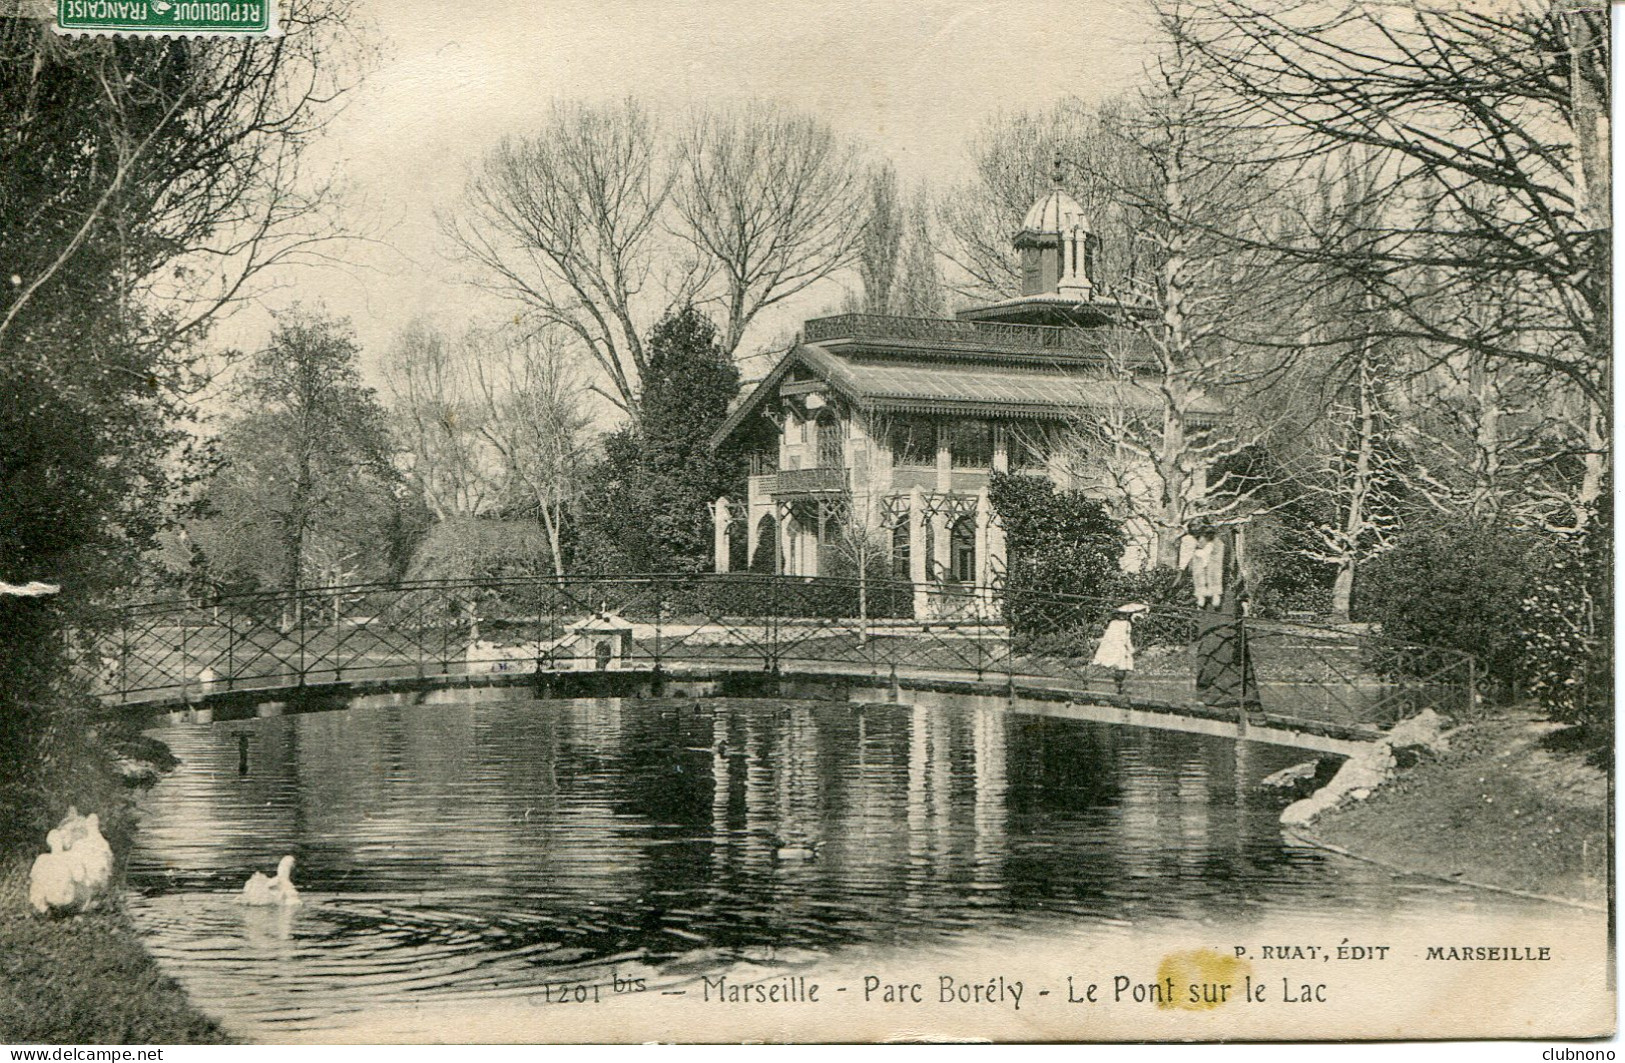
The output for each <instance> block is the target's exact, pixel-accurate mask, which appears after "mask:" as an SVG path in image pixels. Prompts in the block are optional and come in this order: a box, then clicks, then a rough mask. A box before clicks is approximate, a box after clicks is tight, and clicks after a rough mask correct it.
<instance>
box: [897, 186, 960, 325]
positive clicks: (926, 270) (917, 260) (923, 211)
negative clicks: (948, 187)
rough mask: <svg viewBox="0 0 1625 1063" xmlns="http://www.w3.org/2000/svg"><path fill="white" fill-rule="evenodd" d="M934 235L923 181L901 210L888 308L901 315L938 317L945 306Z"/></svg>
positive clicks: (944, 290)
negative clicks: (899, 242)
mask: <svg viewBox="0 0 1625 1063" xmlns="http://www.w3.org/2000/svg"><path fill="white" fill-rule="evenodd" d="M937 254H938V249H937V236H936V232H935V229H934V227H933V226H932V223H931V194H930V192H929V190H927V188H926V187H925V185H924V184H921V185H920V186H919V187H917V188H916V189H915V190H914V196H913V198H912V200H911V202H910V204H909V207H908V210H907V213H906V214H905V219H904V226H903V233H902V261H901V262H900V263H899V264H898V267H897V282H896V284H895V285H893V289H892V312H893V313H896V314H902V315H903V316H904V317H941V316H942V315H943V314H945V313H946V312H947V310H948V291H947V288H946V287H945V286H944V284H943V280H942V270H941V269H940V268H939V267H938V265H937Z"/></svg>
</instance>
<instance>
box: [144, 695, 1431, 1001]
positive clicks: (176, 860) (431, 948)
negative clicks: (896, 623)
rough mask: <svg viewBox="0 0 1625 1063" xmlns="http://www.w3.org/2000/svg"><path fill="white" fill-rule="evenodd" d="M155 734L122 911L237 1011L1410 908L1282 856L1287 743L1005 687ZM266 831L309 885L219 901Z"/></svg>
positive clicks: (388, 716) (257, 856) (392, 716)
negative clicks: (970, 938)
mask: <svg viewBox="0 0 1625 1063" xmlns="http://www.w3.org/2000/svg"><path fill="white" fill-rule="evenodd" d="M243 727H248V728H252V729H253V731H254V736H255V737H254V739H253V759H252V764H251V770H250V772H249V773H248V774H247V775H246V776H244V775H239V774H238V770H237V769H238V764H237V756H238V753H237V741H236V739H235V738H234V737H233V736H232V733H231V732H232V731H233V730H237V729H241V728H243ZM164 737H165V738H166V740H168V741H169V742H170V743H171V745H172V746H173V748H174V749H175V752H176V753H177V754H178V755H179V756H180V758H181V760H182V767H181V768H180V769H179V770H178V771H177V772H176V773H175V774H174V775H173V776H171V777H169V778H167V779H165V780H164V781H163V782H162V783H160V784H159V786H157V787H156V788H155V789H154V791H153V792H152V794H151V795H150V797H149V798H148V800H147V806H146V818H145V820H144V822H143V826H142V830H141V835H140V848H139V849H138V851H137V852H136V853H135V854H134V857H133V860H132V881H133V883H134V884H135V886H136V887H137V889H138V890H139V891H140V894H141V895H140V896H139V897H137V898H135V899H134V900H133V906H134V910H135V915H136V918H137V920H138V922H139V924H140V925H141V927H142V928H143V930H144V931H145V932H146V934H147V935H148V938H149V940H150V942H151V943H152V946H153V948H154V951H155V952H156V953H157V954H158V955H159V956H160V958H161V959H162V960H163V961H164V962H165V963H166V964H167V965H168V967H169V968H170V969H171V970H172V971H173V972H174V973H176V974H177V975H179V976H180V977H181V978H182V980H183V981H184V982H185V983H186V984H187V986H188V988H189V989H191V990H192V991H193V992H194V994H195V995H197V996H198V997H199V999H200V1000H201V1001H202V1002H203V1003H204V1004H205V1006H207V1007H210V1008H212V1009H213V1010H216V1011H223V1012H224V1013H226V1015H227V1016H228V1019H231V1020H233V1021H235V1022H237V1023H238V1024H239V1025H241V1024H245V1023H246V1024H248V1026H249V1027H252V1025H253V1024H255V1023H293V1024H305V1025H321V1024H324V1023H326V1022H329V1021H332V1020H333V1016H335V1015H336V1014H339V1013H342V1012H343V1011H345V1010H346V1009H362V1008H371V1007H376V1006H379V1005H381V1004H386V1003H400V1002H403V1001H411V1000H419V999H424V998H425V997H439V996H446V995H463V994H480V995H487V996H488V995H492V994H497V995H500V994H506V993H527V992H532V991H534V990H535V989H536V987H537V986H539V985H540V984H541V983H543V982H544V981H547V980H550V979H557V978H560V977H566V976H568V974H569V972H572V971H581V970H584V969H588V968H592V967H593V966H594V965H598V966H600V967H602V966H603V965H615V966H617V967H619V968H622V969H627V970H630V969H632V968H634V967H635V968H642V969H647V970H650V971H653V972H658V971H659V970H661V969H665V970H674V969H679V968H682V969H696V968H698V967H703V966H705V965H707V964H715V963H721V962H725V961H727V960H730V959H734V958H738V957H746V958H753V959H758V960H766V959H769V958H776V959H780V960H782V959H784V958H785V957H786V956H787V955H795V954H796V953H797V951H798V950H803V951H804V950H827V949H830V948H834V947H836V946H839V945H843V944H847V943H857V942H863V943H877V944H904V943H908V942H912V941H921V940H935V939H938V938H941V937H942V936H944V935H946V934H953V933H957V932H962V931H965V930H968V929H972V928H974V929H976V930H978V931H982V930H997V929H1002V928H1014V927H1018V926H1025V925H1032V924H1035V923H1041V922H1042V921H1043V920H1049V919H1055V918H1066V919H1073V920H1077V919H1082V920H1090V921H1098V922H1101V923H1122V922H1133V921H1137V920H1142V919H1149V918H1153V917H1179V918H1203V919H1211V918H1214V917H1221V916H1227V915H1228V916H1234V915H1236V914H1237V913H1244V912H1247V911H1253V910H1257V909H1259V908H1261V907H1276V906H1290V907H1292V908H1293V909H1294V910H1296V911H1300V912H1312V911H1335V910H1344V909H1346V908H1347V907H1348V906H1349V905H1350V904H1353V903H1358V904H1359V905H1361V906H1362V907H1363V908H1365V909H1366V910H1368V911H1371V910H1381V909H1384V908H1387V907H1393V906H1397V905H1400V904H1402V903H1404V901H1405V899H1406V898H1405V894H1404V892H1403V890H1404V889H1405V887H1402V886H1396V885H1394V884H1393V883H1392V882H1391V881H1390V880H1389V879H1388V877H1387V876H1386V875H1382V874H1379V873H1375V872H1371V871H1368V870H1365V869H1363V868H1360V867H1357V866H1352V865H1349V864H1347V863H1345V862H1341V861H1338V862H1333V863H1327V862H1326V861H1325V860H1323V859H1322V858H1321V857H1320V856H1319V855H1317V854H1315V853H1312V852H1307V851H1304V850H1298V849H1292V848H1288V847H1285V846H1283V844H1282V842H1281V839H1280V832H1279V828H1278V825H1277V822H1276V816H1277V813H1278V805H1272V804H1271V803H1270V802H1269V799H1268V798H1267V797H1264V796H1262V795H1260V794H1259V792H1258V789H1257V786H1256V783H1257V780H1258V779H1259V778H1261V777H1262V776H1264V775H1265V774H1267V773H1269V772H1271V771H1274V770H1276V769H1278V768H1280V767H1283V766H1285V765H1286V764H1289V763H1292V762H1293V761H1294V760H1296V759H1300V757H1301V755H1298V754H1294V753H1293V752H1292V751H1290V750H1279V749H1273V748H1270V747H1250V746H1247V745H1245V744H1237V743H1235V742H1231V741H1226V740H1222V739H1208V738H1203V737H1198V736H1192V735H1178V734H1171V733H1161V732H1155V731H1146V730H1136V729H1132V728H1112V727H1108V726H1104V725H1099V724H1093V723H1088V722H1084V721H1077V720H1065V719H1050V718H1044V717H1038V716H1025V715H1019V714H1012V713H1010V712H1009V711H1007V710H1006V709H1005V708H1003V707H1002V706H1000V705H998V704H997V703H994V704H976V703H970V702H967V703H962V704H939V705H925V704H920V705H914V706H869V707H856V706H850V705H845V704H826V703H815V702H804V701H787V702H765V701H755V702H748V701H704V702H695V701H692V700H682V701H672V700H657V701H628V702H622V701H619V700H597V701H575V702H530V701H514V702H506V703H484V704H463V705H457V704H449V705H448V704H437V705H423V706H415V707H411V706H392V707H377V708H357V709H351V710H347V711H341V712H329V713H321V714H313V715H302V716H288V717H280V718H270V719H260V720H255V721H252V722H251V723H247V724H242V723H237V724H232V725H230V727H219V728H216V727H211V726H204V725H198V726H190V727H178V728H174V729H171V730H169V731H167V732H165V735H164ZM796 851H801V852H808V851H810V852H811V853H812V854H814V855H813V857H812V858H810V859H808V858H801V859H792V858H789V857H788V856H787V854H793V853H795V852H796ZM283 853H293V854H294V855H295V856H296V857H297V858H298V861H299V863H298V873H297V879H298V881H299V885H300V889H301V891H302V894H303V896H304V897H305V898H306V902H307V903H306V904H305V905H304V906H303V907H302V908H300V909H298V910H296V911H294V912H291V913H290V912H279V911H269V912H257V911H253V910H244V909H243V908H241V907H240V906H238V905H236V904H235V903H234V896H235V893H236V891H238V890H240V888H241V886H242V882H243V881H244V880H245V879H246V878H247V876H248V873H249V872H250V871H251V870H252V869H254V868H256V867H259V866H262V865H264V866H269V865H271V864H273V863H274V862H275V860H276V859H277V857H279V856H281V855H282V854H283Z"/></svg>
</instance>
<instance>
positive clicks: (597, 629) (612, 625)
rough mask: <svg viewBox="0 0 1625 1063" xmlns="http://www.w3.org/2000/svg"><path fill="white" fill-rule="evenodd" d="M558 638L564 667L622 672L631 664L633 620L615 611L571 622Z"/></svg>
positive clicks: (558, 653) (560, 662)
mask: <svg viewBox="0 0 1625 1063" xmlns="http://www.w3.org/2000/svg"><path fill="white" fill-rule="evenodd" d="M564 630H565V634H564V636H563V637H561V638H560V639H559V641H558V649H557V650H556V652H555V660H556V661H557V662H558V666H559V667H560V668H573V669H576V670H579V671H596V672H618V671H621V670H622V669H625V668H629V667H631V662H632V624H631V622H630V621H628V620H626V619H625V618H624V617H621V616H618V615H616V614H615V613H611V612H607V611H606V612H599V613H594V614H592V615H591V616H587V617H583V618H582V619H580V620H577V621H576V622H575V623H573V624H570V625H568V626H567V627H566V628H565V629H564Z"/></svg>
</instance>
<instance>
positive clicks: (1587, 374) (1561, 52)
mask: <svg viewBox="0 0 1625 1063" xmlns="http://www.w3.org/2000/svg"><path fill="white" fill-rule="evenodd" d="M1192 6H1195V7H1196V8H1197V9H1198V15H1199V17H1192V18H1185V19H1183V20H1181V21H1179V22H1178V24H1177V25H1175V26H1172V29H1173V32H1175V33H1177V34H1178V35H1179V36H1180V37H1181V39H1182V40H1183V41H1184V43H1185V45H1186V46H1187V47H1188V48H1190V49H1192V50H1194V51H1196V52H1199V53H1200V54H1201V55H1202V56H1203V57H1204V59H1205V60H1206V64H1205V68H1206V71H1207V74H1208V76H1209V78H1210V79H1211V80H1212V82H1213V83H1214V84H1215V85H1216V86H1218V87H1219V88H1221V89H1222V90H1223V91H1225V92H1227V93H1229V94H1230V97H1231V100H1232V105H1231V106H1230V108H1229V109H1228V111H1227V116H1228V119H1229V121H1230V122H1231V123H1232V124H1235V125H1238V126H1239V125H1247V126H1250V127H1252V128H1253V129H1255V130H1258V131H1259V132H1260V133H1261V134H1262V135H1261V137H1260V146H1261V148H1267V150H1265V151H1261V157H1269V158H1274V159H1276V160H1279V161H1280V163H1281V164H1282V165H1284V166H1289V167H1292V168H1293V169H1295V170H1297V171H1299V172H1305V171H1313V170H1314V169H1315V168H1317V167H1325V166H1336V165H1338V164H1339V162H1338V158H1339V156H1340V155H1341V154H1342V153H1344V152H1346V151H1348V150H1349V149H1351V148H1358V149H1360V150H1362V151H1365V152H1369V153H1371V154H1372V155H1373V156H1374V157H1375V158H1376V160H1377V163H1378V166H1379V172H1380V173H1381V174H1382V178H1383V179H1382V180H1381V181H1380V182H1378V183H1376V184H1374V185H1373V187H1372V188H1371V190H1370V194H1371V196H1372V197H1373V198H1374V199H1375V200H1377V201H1380V202H1383V203H1386V204H1388V205H1389V206H1390V208H1391V209H1389V210H1388V211H1386V212H1384V213H1383V214H1382V215H1381V216H1380V224H1377V225H1374V226H1373V227H1372V228H1371V229H1369V230H1368V231H1366V232H1364V233H1362V234H1361V237H1362V239H1361V245H1360V247H1359V253H1357V254H1350V253H1349V249H1348V247H1347V246H1346V245H1328V244H1326V243H1324V242H1323V241H1320V240H1317V239H1315V234H1314V233H1313V232H1309V231H1306V232H1301V233H1298V234H1295V236H1296V238H1295V239H1292V240H1277V241H1274V243H1275V245H1276V247H1277V249H1278V250H1283V251H1287V252H1289V253H1291V254H1293V255H1296V256H1299V257H1300V258H1302V259H1306V260H1313V261H1315V262H1317V263H1319V264H1321V265H1323V266H1326V267H1327V268H1330V269H1341V270H1343V271H1345V272H1348V273H1350V274H1355V275H1356V281H1357V283H1359V284H1361V285H1363V286H1365V287H1368V288H1370V289H1371V290H1372V291H1373V292H1374V293H1375V294H1376V296H1377V297H1378V298H1379V299H1380V300H1381V302H1382V305H1383V307H1384V309H1385V310H1386V311H1387V313H1386V314H1385V324H1384V329H1385V330H1386V332H1387V333H1388V334H1389V335H1392V336H1395V337H1397V338H1401V339H1404V340H1407V341H1411V342H1413V343H1418V342H1420V343H1428V344H1432V345H1435V346H1434V349H1435V350H1438V351H1440V352H1441V353H1442V352H1444V351H1474V352H1477V353H1479V354H1481V355H1483V356H1484V357H1486V358H1489V359H1490V360H1491V361H1492V363H1503V362H1504V363H1509V364H1517V365H1524V366H1529V367H1531V368H1534V369H1536V370H1539V371H1541V372H1544V373H1548V374H1550V375H1551V376H1553V377H1554V378H1557V379H1561V380H1564V381H1567V382H1568V383H1569V384H1570V385H1572V386H1573V387H1574V388H1575V389H1577V390H1578V392H1579V393H1580V394H1581V395H1582V396H1583V397H1584V398H1585V400H1586V401H1587V402H1589V403H1590V405H1591V407H1592V409H1593V411H1594V419H1595V420H1596V421H1597V422H1598V423H1599V424H1601V425H1602V426H1604V427H1603V431H1602V432H1600V433H1596V434H1595V436H1594V438H1596V439H1597V440H1598V441H1599V443H1600V441H1601V440H1602V439H1605V438H1606V436H1607V435H1608V429H1607V425H1608V424H1609V423H1610V417H1611V403H1612V396H1611V390H1610V388H1611V376H1610V373H1611V370H1610V362H1609V353H1610V337H1611V329H1612V326H1611V318H1610V314H1611V310H1610V305H1609V299H1610V272H1609V267H1608V262H1609V259H1608V255H1609V240H1610V225H1611V221H1610V216H1609V206H1608V202H1609V201H1608V189H1609V169H1608V159H1607V154H1606V147H1605V146H1606V144H1607V141H1608V136H1607V130H1608V124H1609V118H1610V116H1609V110H1608V107H1609V104H1608V100H1609V51H1608V48H1609V43H1608V42H1609V37H1608V13H1607V9H1606V6H1605V5H1600V4H1598V5H1592V4H1586V3H1574V4H1568V3H1552V4H1514V5H1500V6H1495V7H1491V8H1484V7H1480V6H1477V5H1468V6H1452V5H1422V6H1405V5H1389V4H1350V5H1324V4H1313V3H1295V4H1291V5H1287V6H1284V7H1283V6H1282V5H1278V4H1267V5H1266V4H1263V3H1259V2H1255V0H1200V2H1199V3H1198V4H1195V5H1192V4H1187V5H1186V7H1187V8H1189V7H1192ZM1486 293H1495V294H1494V296H1493V298H1495V299H1497V300H1505V301H1504V302H1502V303H1500V304H1499V305H1500V307H1501V308H1502V309H1504V311H1505V312H1502V313H1493V312H1491V313H1473V314H1465V315H1461V314H1453V313H1441V312H1440V311H1441V309H1442V308H1446V307H1450V306H1469V305H1484V307H1485V309H1487V310H1488V309H1493V308H1492V307H1490V306H1489V305H1487V304H1485V299H1486ZM1586 461H1587V464H1588V466H1589V468H1588V473H1587V476H1586V483H1587V484H1588V485H1590V490H1589V492H1588V493H1589V495H1590V497H1589V498H1582V499H1580V500H1579V501H1580V503H1581V505H1580V508H1579V509H1578V511H1577V512H1576V513H1574V514H1573V523H1575V524H1581V523H1583V522H1584V521H1585V520H1586V519H1588V514H1589V512H1590V510H1592V509H1593V508H1594V505H1595V502H1596V499H1597V497H1598V496H1599V495H1600V491H1601V489H1602V485H1603V484H1604V482H1605V480H1606V469H1607V468H1608V461H1609V457H1608V453H1607V450H1606V448H1605V447H1602V446H1600V445H1599V446H1597V447H1596V448H1595V449H1593V450H1592V451H1591V452H1589V453H1588V454H1587V455H1586Z"/></svg>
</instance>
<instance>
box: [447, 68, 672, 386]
mask: <svg viewBox="0 0 1625 1063" xmlns="http://www.w3.org/2000/svg"><path fill="white" fill-rule="evenodd" d="M670 187H671V175H670V173H669V172H668V166H667V162H666V160H665V159H664V158H663V156H662V147H661V141H660V137H659V133H658V130H657V129H656V126H655V123H654V120H653V119H652V118H651V117H650V116H649V115H648V113H647V112H646V111H645V110H644V108H643V107H642V106H641V105H639V104H638V103H637V102H635V101H633V100H624V101H622V102H620V103H617V104H609V105H603V106H589V105H585V104H579V103H577V104H566V103H556V104H554V106H553V108H552V110H551V111H550V112H549V114H548V118H547V121H546V122H545V123H544V125H543V127H542V129H541V130H540V131H539V132H537V133H535V134H534V135H531V136H524V137H509V138H506V139H504V140H503V141H502V143H501V144H500V145H498V146H497V148H496V149H495V150H493V151H492V152H491V153H489V154H488V155H487V156H486V157H485V159H484V160H483V161H482V162H481V163H480V165H479V167H478V168H477V169H476V170H475V172H474V174H473V175H472V176H471V177H470V178H469V181H468V184H467V187H466V189H465V191H464V195H463V202H462V204H461V207H460V209H459V210H458V211H457V212H455V213H451V214H447V215H444V216H442V218H441V226H442V228H443V230H444V231H445V232H446V234H447V235H448V237H449V238H450V240H451V242H452V243H453V244H454V245H455V247H456V248H457V249H458V250H459V251H460V252H461V253H462V255H463V256H464V257H465V258H466V260H467V261H468V262H470V263H471V264H473V265H474V266H475V267H476V271H477V273H478V279H479V283H481V284H482V285H484V286H485V287H487V288H489V289H491V290H493V291H496V292H498V293H501V294H503V295H506V296H509V297H511V298H513V299H515V300H517V301H518V302H519V303H521V304H522V305H523V306H524V307H525V308H526V309H527V310H528V312H529V314H530V316H531V317H532V318H533V319H534V321H535V322H536V324H538V325H539V326H541V327H556V328H558V329H560V330H563V332H565V333H566V334H568V335H570V336H571V337H572V338H573V339H574V340H575V341H576V343H577V344H578V345H579V347H580V350H581V351H583V352H585V354H586V357H587V359H588V361H589V362H590V364H591V365H592V366H593V367H594V368H595V369H596V370H597V376H598V379H597V380H595V381H594V382H593V383H592V384H591V385H590V386H591V388H592V390H593V391H595V392H596V393H598V394H600V395H602V396H603V397H604V398H606V399H608V400H609V402H610V403H612V404H613V405H614V406H616V407H617V408H619V409H621V410H623V411H626V412H627V413H635V412H636V409H637V401H638V387H639V381H640V380H641V378H642V373H643V370H644V368H645V365H646V355H645V352H644V344H643V332H644V331H645V329H647V327H648V326H649V325H650V323H652V322H653V321H655V320H656V319H658V318H659V317H660V316H661V314H662V313H664V311H665V310H666V309H667V308H668V307H669V306H670V305H673V303H674V302H681V301H684V300H686V298H687V297H688V295H689V294H690V293H691V291H692V289H693V287H694V286H695V284H696V281H697V279H698V278H697V276H696V274H695V270H694V269H693V268H692V264H691V263H690V262H688V261H686V260H683V256H681V255H673V254H671V253H670V252H671V251H672V246H671V243H670V242H669V241H668V240H666V239H665V236H666V233H665V228H664V225H663V214H664V210H665V208H666V204H667V196H668V193H669V191H670Z"/></svg>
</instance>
